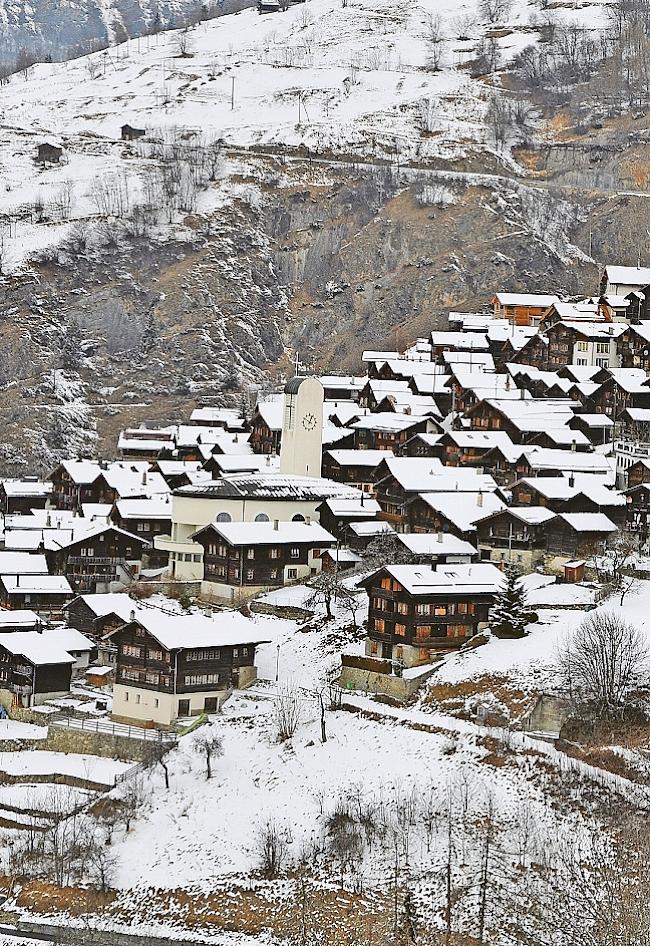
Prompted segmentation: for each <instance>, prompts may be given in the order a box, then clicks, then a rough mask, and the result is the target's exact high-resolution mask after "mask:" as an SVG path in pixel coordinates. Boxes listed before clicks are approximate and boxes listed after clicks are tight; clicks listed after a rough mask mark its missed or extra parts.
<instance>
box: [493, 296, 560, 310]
mask: <svg viewBox="0 0 650 946" xmlns="http://www.w3.org/2000/svg"><path fill="white" fill-rule="evenodd" d="M494 298H495V299H497V301H498V302H499V304H500V305H520V306H536V307H538V308H541V307H543V308H545V309H547V308H548V307H549V306H552V305H553V303H555V302H559V301H560V300H559V297H558V296H553V295H548V294H545V293H537V292H497V293H496V295H495V297H494Z"/></svg>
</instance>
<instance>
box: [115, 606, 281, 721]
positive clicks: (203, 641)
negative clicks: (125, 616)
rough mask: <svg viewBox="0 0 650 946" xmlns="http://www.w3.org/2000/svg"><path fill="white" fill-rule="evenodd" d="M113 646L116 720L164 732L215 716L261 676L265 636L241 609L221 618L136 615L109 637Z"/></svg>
mask: <svg viewBox="0 0 650 946" xmlns="http://www.w3.org/2000/svg"><path fill="white" fill-rule="evenodd" d="M109 639H110V640H111V641H112V642H113V644H114V645H115V647H116V653H117V658H116V670H115V685H114V687H113V718H114V719H116V720H118V721H126V722H138V723H140V724H144V725H154V726H161V727H167V726H171V725H172V724H173V723H174V721H175V720H176V719H178V718H179V717H188V716H196V715H199V714H201V713H214V712H217V711H218V710H219V709H220V708H221V706H222V704H223V703H224V701H225V700H226V699H227V698H228V696H229V695H230V694H231V693H232V690H233V689H234V688H236V687H239V688H241V687H246V686H249V685H250V684H251V683H253V682H254V680H255V678H256V675H257V674H256V669H255V648H256V647H257V645H258V644H260V643H263V642H265V638H264V635H263V634H261V633H260V632H259V631H257V630H256V626H255V625H254V624H253V623H251V621H250V620H249V619H248V618H246V617H244V616H243V615H242V614H240V613H239V612H237V611H222V612H220V613H219V615H218V616H215V617H206V616H205V615H202V614H196V613H194V614H187V615H167V614H161V613H160V612H158V611H155V610H153V609H151V610H149V609H140V610H139V611H136V613H135V615H134V617H133V619H132V620H129V621H128V622H127V623H125V624H123V625H121V626H120V627H118V628H116V629H115V630H113V631H111V632H110V633H109Z"/></svg>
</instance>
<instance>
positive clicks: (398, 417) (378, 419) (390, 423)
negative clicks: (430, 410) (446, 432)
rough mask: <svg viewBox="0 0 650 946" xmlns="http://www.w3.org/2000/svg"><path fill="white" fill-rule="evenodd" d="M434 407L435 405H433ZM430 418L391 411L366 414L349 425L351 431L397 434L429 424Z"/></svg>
mask: <svg viewBox="0 0 650 946" xmlns="http://www.w3.org/2000/svg"><path fill="white" fill-rule="evenodd" d="M434 406H435V405H434ZM430 421H431V418H430V417H425V416H421V415H414V414H398V413H394V412H393V411H382V412H381V413H378V414H368V416H367V417H360V418H359V420H356V421H353V423H351V424H350V429H351V430H378V431H381V432H385V433H399V432H400V431H401V430H408V429H409V427H415V425H416V424H422V423H423V422H430Z"/></svg>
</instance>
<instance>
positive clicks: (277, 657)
mask: <svg viewBox="0 0 650 946" xmlns="http://www.w3.org/2000/svg"><path fill="white" fill-rule="evenodd" d="M277 648H278V652H277V656H276V658H275V682H276V683H277V682H278V677H279V675H280V645H279V644H278V645H277Z"/></svg>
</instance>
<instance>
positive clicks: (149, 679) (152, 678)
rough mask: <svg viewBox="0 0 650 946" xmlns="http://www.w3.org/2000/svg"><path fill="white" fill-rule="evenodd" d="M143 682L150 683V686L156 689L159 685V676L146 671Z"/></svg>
mask: <svg viewBox="0 0 650 946" xmlns="http://www.w3.org/2000/svg"><path fill="white" fill-rule="evenodd" d="M144 682H145V683H150V684H151V686H155V687H157V686H158V684H159V683H160V674H158V673H151V671H149V670H148V671H147V672H146V673H145V675H144Z"/></svg>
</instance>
